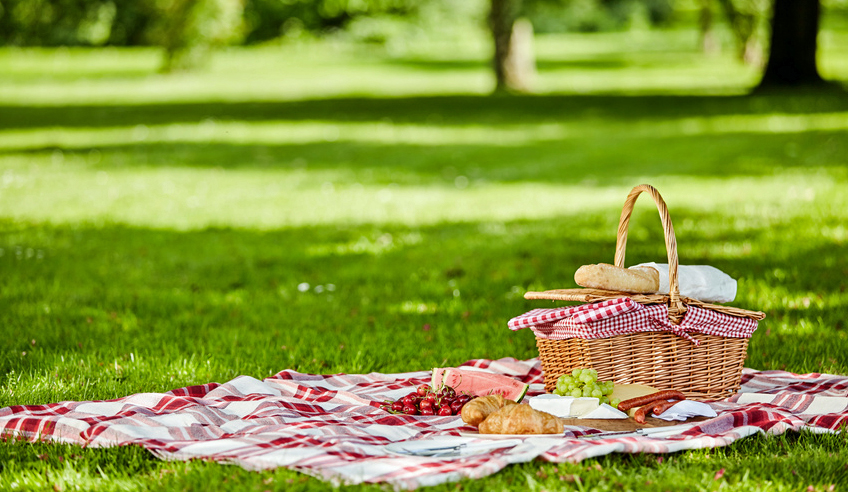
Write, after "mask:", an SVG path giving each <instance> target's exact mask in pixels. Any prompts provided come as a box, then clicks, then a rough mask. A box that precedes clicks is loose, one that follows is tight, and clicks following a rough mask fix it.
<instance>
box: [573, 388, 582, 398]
mask: <svg viewBox="0 0 848 492" xmlns="http://www.w3.org/2000/svg"><path fill="white" fill-rule="evenodd" d="M571 396H573V397H574V398H580V397H581V396H583V390H579V389H576V390H573V391H572V392H571Z"/></svg>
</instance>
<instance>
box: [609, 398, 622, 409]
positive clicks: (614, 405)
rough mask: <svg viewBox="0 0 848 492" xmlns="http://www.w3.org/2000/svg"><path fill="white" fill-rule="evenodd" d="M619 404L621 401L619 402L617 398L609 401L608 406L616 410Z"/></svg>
mask: <svg viewBox="0 0 848 492" xmlns="http://www.w3.org/2000/svg"><path fill="white" fill-rule="evenodd" d="M619 403H621V400H619V399H618V398H613V399H612V400H610V406H612V407H613V408H618V404H619Z"/></svg>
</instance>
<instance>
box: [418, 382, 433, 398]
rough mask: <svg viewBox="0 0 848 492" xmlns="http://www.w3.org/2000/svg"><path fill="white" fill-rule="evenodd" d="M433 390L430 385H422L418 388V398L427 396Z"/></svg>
mask: <svg viewBox="0 0 848 492" xmlns="http://www.w3.org/2000/svg"><path fill="white" fill-rule="evenodd" d="M432 390H433V388H431V387H430V385H429V384H422V385H421V386H419V387H418V396H427V394H428V393H430V392H431V391H432Z"/></svg>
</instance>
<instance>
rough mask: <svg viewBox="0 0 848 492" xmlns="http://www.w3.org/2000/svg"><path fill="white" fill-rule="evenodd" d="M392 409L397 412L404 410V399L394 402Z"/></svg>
mask: <svg viewBox="0 0 848 492" xmlns="http://www.w3.org/2000/svg"><path fill="white" fill-rule="evenodd" d="M392 410H394V411H395V412H402V411H403V402H402V401H396V402H394V403H392Z"/></svg>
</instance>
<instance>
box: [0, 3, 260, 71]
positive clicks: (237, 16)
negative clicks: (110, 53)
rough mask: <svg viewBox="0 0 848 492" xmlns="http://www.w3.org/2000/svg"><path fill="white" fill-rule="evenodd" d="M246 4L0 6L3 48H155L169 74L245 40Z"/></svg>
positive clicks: (14, 4) (3, 4)
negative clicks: (160, 49) (162, 53)
mask: <svg viewBox="0 0 848 492" xmlns="http://www.w3.org/2000/svg"><path fill="white" fill-rule="evenodd" d="M243 12H244V0H0V44H6V45H20V46H63V45H71V46H73V45H85V46H102V45H118V46H128V45H155V46H161V47H163V48H164V49H165V53H166V61H165V66H164V68H165V69H172V68H179V67H183V66H190V65H192V64H194V63H196V62H197V61H198V60H199V59H200V58H201V57H202V56H203V54H204V53H205V52H206V51H207V50H208V49H209V48H211V47H214V46H217V45H222V44H228V43H235V42H240V41H241V40H242V39H243V35H244V29H243V25H244V23H243V21H242V19H243Z"/></svg>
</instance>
